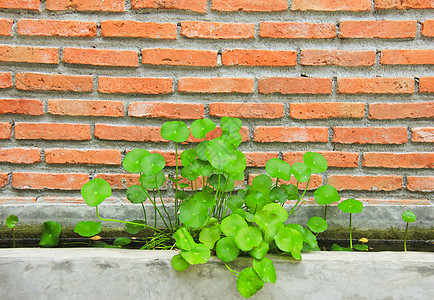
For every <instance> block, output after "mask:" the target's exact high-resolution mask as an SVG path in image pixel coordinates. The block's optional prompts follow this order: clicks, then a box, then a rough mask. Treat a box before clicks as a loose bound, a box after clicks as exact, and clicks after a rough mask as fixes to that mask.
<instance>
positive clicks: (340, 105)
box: [289, 102, 365, 119]
mask: <svg viewBox="0 0 434 300" xmlns="http://www.w3.org/2000/svg"><path fill="white" fill-rule="evenodd" d="M364 115H365V103H362V102H326V103H290V104H289V116H290V117H291V118H294V119H331V118H363V117H364Z"/></svg>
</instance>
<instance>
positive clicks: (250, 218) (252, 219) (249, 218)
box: [245, 212, 255, 223]
mask: <svg viewBox="0 0 434 300" xmlns="http://www.w3.org/2000/svg"><path fill="white" fill-rule="evenodd" d="M245 219H246V221H247V222H250V223H252V222H255V215H254V214H252V213H250V212H246V218H245Z"/></svg>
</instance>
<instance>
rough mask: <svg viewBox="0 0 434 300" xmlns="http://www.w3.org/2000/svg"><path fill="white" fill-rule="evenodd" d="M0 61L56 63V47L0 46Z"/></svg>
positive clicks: (57, 57)
mask: <svg viewBox="0 0 434 300" xmlns="http://www.w3.org/2000/svg"><path fill="white" fill-rule="evenodd" d="M0 61H3V62H24V63H39V64H57V63H58V61H59V56H58V50H57V48H43V47H26V46H4V45H3V46H0Z"/></svg>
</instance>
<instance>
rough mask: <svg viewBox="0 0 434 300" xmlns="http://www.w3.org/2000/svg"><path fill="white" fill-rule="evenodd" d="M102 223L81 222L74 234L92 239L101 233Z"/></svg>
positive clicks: (76, 226)
mask: <svg viewBox="0 0 434 300" xmlns="http://www.w3.org/2000/svg"><path fill="white" fill-rule="evenodd" d="M101 229H102V224H101V222H94V221H87V222H85V221H80V222H78V223H77V225H75V228H74V232H75V233H78V234H79V235H81V236H84V237H91V236H94V235H97V234H98V233H100V232H101Z"/></svg>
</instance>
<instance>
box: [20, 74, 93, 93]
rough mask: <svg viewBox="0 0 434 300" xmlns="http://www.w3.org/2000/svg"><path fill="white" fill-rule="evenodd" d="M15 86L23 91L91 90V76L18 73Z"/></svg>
mask: <svg viewBox="0 0 434 300" xmlns="http://www.w3.org/2000/svg"><path fill="white" fill-rule="evenodd" d="M15 80H16V82H15V85H16V88H17V89H18V90H25V91H69V92H91V91H92V90H93V82H92V76H76V75H58V74H40V73H18V74H17V75H16V78H15Z"/></svg>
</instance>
